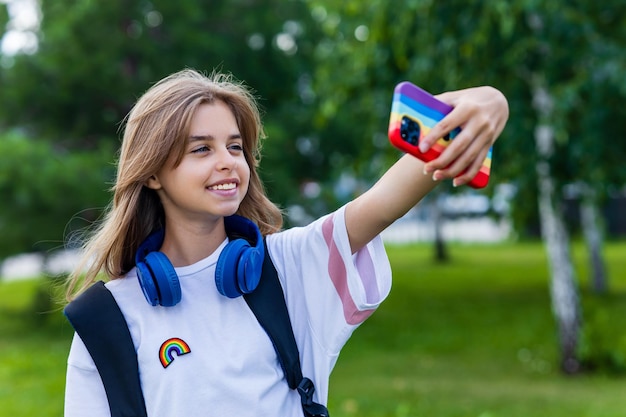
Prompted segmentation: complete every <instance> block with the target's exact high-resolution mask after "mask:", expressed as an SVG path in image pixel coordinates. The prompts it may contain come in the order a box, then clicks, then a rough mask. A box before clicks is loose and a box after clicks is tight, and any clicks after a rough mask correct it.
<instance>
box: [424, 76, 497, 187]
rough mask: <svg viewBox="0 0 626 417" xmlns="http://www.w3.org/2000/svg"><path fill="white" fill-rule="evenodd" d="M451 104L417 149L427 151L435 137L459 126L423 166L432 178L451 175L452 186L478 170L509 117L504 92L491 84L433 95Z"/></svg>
mask: <svg viewBox="0 0 626 417" xmlns="http://www.w3.org/2000/svg"><path fill="white" fill-rule="evenodd" d="M436 97H437V98H438V99H439V100H441V101H443V102H444V103H447V104H449V105H450V106H452V107H454V110H452V111H451V112H450V113H449V114H448V115H446V117H445V118H444V119H443V120H441V121H440V122H439V123H437V124H436V125H435V126H434V127H433V128H432V129H431V130H430V132H428V134H427V135H426V136H425V137H424V138H423V139H422V140H421V143H420V150H421V151H422V152H425V151H427V150H428V149H429V148H430V147H431V146H432V144H433V143H435V142H436V141H437V139H439V138H441V137H443V136H445V135H446V134H447V133H449V132H450V131H452V130H454V129H455V128H457V127H459V126H460V127H461V129H462V130H461V133H459V134H458V135H457V136H456V137H455V138H454V140H453V141H451V142H450V144H449V145H448V146H447V147H446V149H445V150H444V151H443V152H442V153H441V155H440V156H439V157H438V158H437V159H435V160H433V161H430V162H429V163H427V164H426V165H425V166H424V173H425V174H430V173H432V175H433V179H434V180H436V181H438V180H443V179H447V178H454V180H453V185H454V186H455V187H456V186H459V185H463V184H466V183H468V182H469V181H470V180H471V179H472V178H474V176H475V175H476V174H477V173H478V171H479V170H480V167H481V165H482V163H483V161H484V160H485V157H486V156H487V152H488V151H489V148H490V147H491V146H492V145H493V144H494V142H495V141H496V139H497V138H498V136H499V135H500V133H501V132H502V130H503V129H504V126H505V124H506V121H507V119H508V117H509V105H508V102H507V100H506V98H505V97H504V95H503V94H502V93H501V92H500V91H499V90H497V89H495V88H493V87H475V88H468V89H465V90H459V91H452V92H447V93H443V94H440V95H438V96H436Z"/></svg>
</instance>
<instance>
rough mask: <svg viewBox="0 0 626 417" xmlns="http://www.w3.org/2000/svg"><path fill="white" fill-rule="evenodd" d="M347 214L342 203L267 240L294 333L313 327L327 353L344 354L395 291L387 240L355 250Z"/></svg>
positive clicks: (317, 338)
mask: <svg viewBox="0 0 626 417" xmlns="http://www.w3.org/2000/svg"><path fill="white" fill-rule="evenodd" d="M344 215H345V207H342V208H340V209H339V210H337V211H336V212H334V213H332V214H329V215H327V216H325V217H322V218H320V219H319V220H317V221H315V222H313V223H311V224H310V225H308V226H306V227H298V228H292V229H289V230H286V231H284V232H281V233H277V234H274V235H270V236H268V238H267V242H268V243H267V244H268V250H269V252H270V256H271V257H272V261H273V262H274V265H275V266H276V269H277V271H278V274H279V277H280V279H281V283H282V285H283V289H284V291H285V298H286V300H287V305H288V308H289V312H290V316H291V318H292V324H293V327H294V333H298V331H300V329H301V328H302V327H305V326H306V327H308V328H309V329H310V330H311V332H312V334H313V337H315V338H316V342H317V343H318V344H320V345H321V346H322V347H323V348H324V349H325V350H326V351H327V353H328V354H337V353H338V352H339V350H340V349H341V347H343V345H344V344H345V342H346V341H347V339H348V338H349V337H350V335H351V334H352V331H354V329H355V328H356V327H357V326H358V325H360V324H361V323H363V321H365V320H366V319H367V318H368V317H369V316H370V315H371V314H372V313H373V312H374V311H375V310H376V308H377V307H378V306H379V305H380V303H381V302H382V301H383V300H384V299H385V298H386V297H387V295H388V294H389V291H390V289H391V268H390V265H389V260H388V258H387V254H386V252H385V248H384V245H383V242H382V239H381V238H380V236H377V237H376V238H374V239H373V240H372V241H371V242H369V243H368V244H367V245H366V246H365V247H363V248H362V249H361V250H360V251H358V252H357V253H355V254H352V251H351V249H350V242H349V240H348V233H347V230H346V224H345V217H344ZM301 337H304V336H301Z"/></svg>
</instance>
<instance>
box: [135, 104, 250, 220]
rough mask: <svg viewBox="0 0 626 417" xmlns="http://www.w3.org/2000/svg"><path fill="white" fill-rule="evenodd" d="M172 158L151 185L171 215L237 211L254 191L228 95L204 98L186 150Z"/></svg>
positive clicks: (213, 216)
mask: <svg viewBox="0 0 626 417" xmlns="http://www.w3.org/2000/svg"><path fill="white" fill-rule="evenodd" d="M173 165H174V162H173V158H170V160H168V162H167V163H166V164H165V166H164V167H163V168H162V169H161V170H160V171H159V172H157V174H156V175H154V176H152V177H151V178H150V179H149V180H148V183H147V186H148V187H150V188H152V189H154V190H156V191H157V193H158V195H159V197H160V199H161V202H162V204H163V208H164V210H165V216H166V219H167V221H175V222H206V221H207V220H208V221H213V220H216V219H219V218H221V217H224V216H229V215H231V214H234V213H235V212H236V211H237V209H238V208H239V204H240V203H241V201H242V200H243V198H244V196H245V195H246V192H247V191H248V184H249V180H250V167H249V166H248V164H247V162H246V159H245V156H244V153H243V138H242V137H241V134H240V132H239V128H238V126H237V122H236V120H235V117H234V115H233V113H232V112H231V110H230V108H229V107H228V106H227V105H226V104H225V103H224V102H222V101H219V100H216V101H215V102H214V103H211V104H202V105H200V107H198V109H197V110H196V113H195V114H194V116H193V119H192V121H191V128H190V134H189V137H188V138H187V144H186V148H185V154H184V156H183V159H182V161H181V162H180V164H179V165H178V166H176V167H174V166H173Z"/></svg>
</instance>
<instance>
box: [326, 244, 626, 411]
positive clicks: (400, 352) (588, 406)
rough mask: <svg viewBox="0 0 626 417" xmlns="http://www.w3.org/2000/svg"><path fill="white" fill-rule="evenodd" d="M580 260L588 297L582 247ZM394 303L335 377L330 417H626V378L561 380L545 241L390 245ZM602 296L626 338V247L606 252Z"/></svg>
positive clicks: (361, 336) (374, 320)
mask: <svg viewBox="0 0 626 417" xmlns="http://www.w3.org/2000/svg"><path fill="white" fill-rule="evenodd" d="M573 254H574V259H575V263H576V268H577V273H578V276H579V280H580V282H581V292H582V293H583V295H582V297H583V299H585V298H590V297H592V296H591V295H590V294H589V293H588V291H587V287H588V286H587V281H586V280H585V278H586V277H587V264H586V258H585V256H586V255H585V251H584V247H583V246H582V245H581V244H575V245H574V247H573ZM389 256H390V260H391V264H392V266H393V270H394V284H393V288H392V291H391V294H390V296H389V298H388V299H387V300H386V301H385V302H384V303H383V304H382V305H381V307H380V308H379V310H378V311H377V312H376V313H375V314H374V315H373V316H372V317H371V318H370V319H369V320H368V321H367V322H366V323H365V324H363V326H361V328H359V329H358V330H357V331H356V332H355V333H354V335H353V337H352V339H351V340H350V341H349V342H348V344H347V346H346V347H345V348H344V350H343V352H342V354H341V356H340V358H339V361H338V364H337V367H336V368H335V371H334V373H333V375H332V377H331V387H330V392H331V393H332V395H331V397H330V407H331V410H333V411H334V414H333V415H334V417H347V416H361V417H367V416H398V417H399V416H437V417H447V416H475V417H499V416H507V417H516V416H520V417H521V416H524V417H526V416H532V417H560V416H563V417H565V416H567V417H612V416H623V415H626V414H625V411H624V410H626V396H624V395H623V393H624V391H625V390H626V379H625V377H624V376H622V377H618V376H608V375H579V376H576V377H566V376H563V375H562V374H561V373H560V372H559V370H558V350H557V344H556V332H555V326H554V321H553V318H552V314H551V310H550V299H549V287H548V272H547V266H546V265H547V263H546V257H545V251H544V250H543V247H542V246H541V245H540V244H520V243H518V244H504V245H482V246H480V245H479V246H464V245H452V246H451V247H450V256H451V261H450V262H449V263H448V264H445V265H440V264H436V263H434V262H433V261H432V249H431V247H430V246H425V245H413V246H403V247H394V246H389ZM605 256H606V259H607V264H608V265H607V268H608V269H609V273H610V274H611V279H612V281H611V283H610V285H611V288H612V293H611V295H610V296H609V297H606V299H605V300H602V301H603V302H604V303H605V304H606V305H607V306H608V309H609V311H610V313H611V315H612V316H613V317H614V318H615V319H614V322H615V329H614V331H615V335H616V337H622V338H623V337H624V335H625V334H626V328H625V327H624V326H623V320H622V319H621V318H622V317H624V315H625V314H626V274H625V273H624V272H623V271H625V270H626V245H625V244H624V243H616V244H611V245H609V246H607V247H606V253H605Z"/></svg>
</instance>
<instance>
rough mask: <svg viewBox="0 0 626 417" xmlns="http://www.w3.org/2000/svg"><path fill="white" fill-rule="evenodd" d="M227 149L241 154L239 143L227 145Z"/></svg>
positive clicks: (241, 148) (241, 147)
mask: <svg viewBox="0 0 626 417" xmlns="http://www.w3.org/2000/svg"><path fill="white" fill-rule="evenodd" d="M228 149H229V150H231V151H235V152H241V151H243V145H242V144H241V143H236V142H235V143H231V144H230V145H228Z"/></svg>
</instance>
